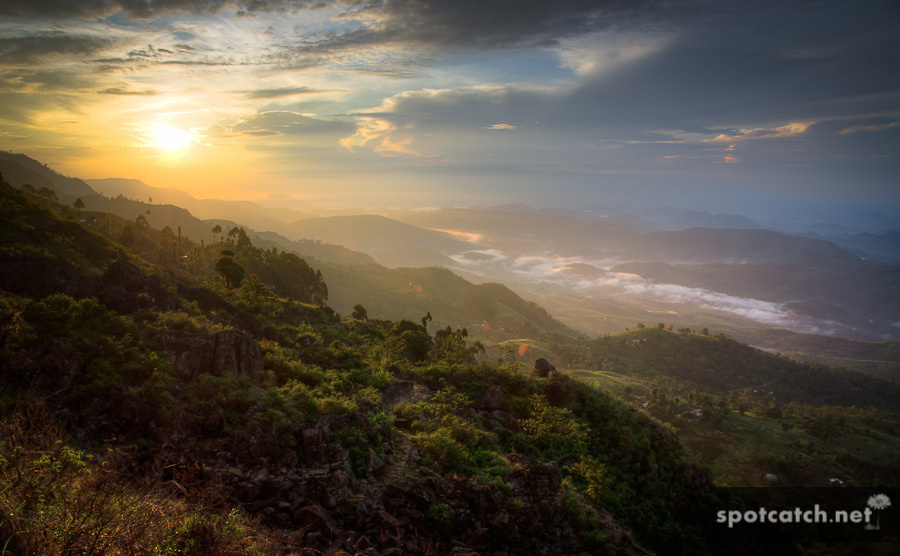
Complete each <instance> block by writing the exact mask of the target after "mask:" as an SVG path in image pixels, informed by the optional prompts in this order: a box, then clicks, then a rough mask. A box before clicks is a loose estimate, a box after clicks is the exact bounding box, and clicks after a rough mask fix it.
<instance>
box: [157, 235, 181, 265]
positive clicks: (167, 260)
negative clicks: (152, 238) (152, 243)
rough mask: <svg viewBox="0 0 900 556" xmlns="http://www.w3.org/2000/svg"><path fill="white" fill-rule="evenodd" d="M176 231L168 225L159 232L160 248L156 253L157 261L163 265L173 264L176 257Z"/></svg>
mask: <svg viewBox="0 0 900 556" xmlns="http://www.w3.org/2000/svg"><path fill="white" fill-rule="evenodd" d="M176 245H177V244H176V242H175V232H173V231H172V228H170V227H168V226H166V227H165V228H163V229H162V231H160V233H159V250H158V251H157V254H156V262H158V263H159V264H161V265H173V264H175V258H176V253H175V249H176Z"/></svg>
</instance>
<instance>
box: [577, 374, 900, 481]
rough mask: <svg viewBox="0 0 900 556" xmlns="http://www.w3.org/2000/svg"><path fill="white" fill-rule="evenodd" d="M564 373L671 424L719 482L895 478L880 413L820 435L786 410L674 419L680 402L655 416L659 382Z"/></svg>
mask: <svg viewBox="0 0 900 556" xmlns="http://www.w3.org/2000/svg"><path fill="white" fill-rule="evenodd" d="M567 374H570V375H571V376H573V377H575V378H578V379H580V380H583V381H585V382H587V383H588V384H591V385H592V386H593V387H595V388H599V389H601V390H605V391H608V392H610V393H612V394H613V395H615V396H617V397H619V398H620V399H623V400H625V401H628V402H629V403H631V404H632V406H633V407H635V408H637V409H639V410H641V411H644V412H646V413H648V414H650V415H652V416H654V417H655V418H657V419H659V420H661V421H664V422H666V423H668V424H670V425H671V426H674V427H675V428H676V429H678V435H679V438H680V439H681V442H682V443H683V445H684V446H685V448H686V449H687V457H688V459H689V460H690V461H692V462H693V463H694V464H696V465H698V466H699V467H701V468H705V469H707V470H709V472H710V474H711V475H712V477H713V478H714V480H715V481H716V482H717V483H718V484H721V485H728V486H766V485H768V484H770V483H768V482H766V481H765V475H766V474H770V473H771V474H774V475H776V476H777V477H778V483H777V484H778V485H779V486H828V484H829V483H828V479H830V478H832V477H834V478H838V479H840V480H842V481H844V482H845V484H847V485H848V486H869V485H876V484H881V485H891V484H898V483H900V469H898V468H897V465H896V462H897V461H898V459H900V438H898V436H897V434H896V431H897V425H898V423H897V421H896V419H891V418H888V417H885V414H879V413H873V414H871V415H864V414H863V413H862V412H860V411H856V413H853V412H852V411H851V412H844V413H841V414H842V415H843V424H841V425H835V426H833V427H831V428H829V429H827V432H828V436H826V437H824V438H823V437H822V436H817V435H814V434H811V433H810V432H809V431H808V430H806V428H805V427H807V426H808V425H805V424H804V421H803V420H802V419H799V418H797V417H795V416H791V415H787V416H784V417H781V418H772V417H766V416H765V415H761V414H758V413H754V412H752V411H745V412H744V413H740V412H738V411H728V412H726V413H724V415H723V416H722V417H721V418H720V419H709V418H706V417H702V418H700V419H690V418H684V417H680V416H679V415H680V414H681V413H683V410H684V411H686V410H687V409H688V408H690V407H691V404H688V403H684V400H682V405H681V406H680V407H681V409H679V410H676V411H673V412H672V414H671V415H661V414H660V413H659V412H658V411H655V410H656V409H657V408H658V406H656V405H655V404H654V403H653V402H652V401H651V396H650V392H651V390H652V389H653V388H659V386H658V385H656V384H654V383H651V382H650V381H647V380H646V379H641V378H638V377H630V376H625V375H621V374H618V373H614V372H609V371H589V370H583V369H580V370H573V371H569V372H568V373H567ZM645 403H646V404H647V407H646V408H645V407H644V404H645Z"/></svg>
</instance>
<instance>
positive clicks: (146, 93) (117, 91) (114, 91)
mask: <svg viewBox="0 0 900 556" xmlns="http://www.w3.org/2000/svg"><path fill="white" fill-rule="evenodd" d="M97 93H99V94H101V95H120V96H142V97H151V96H156V95H158V94H160V92H159V91H155V90H153V89H145V90H143V91H132V90H128V89H122V88H119V87H110V88H108V89H103V90H102V91H97Z"/></svg>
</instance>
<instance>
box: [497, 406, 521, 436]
mask: <svg viewBox="0 0 900 556" xmlns="http://www.w3.org/2000/svg"><path fill="white" fill-rule="evenodd" d="M493 415H494V418H495V419H497V420H498V421H500V422H501V423H503V426H504V427H506V428H507V429H508V430H509V431H510V432H513V433H520V432H524V431H525V429H524V428H522V424H521V423H520V422H519V420H518V419H517V418H516V416H515V415H513V414H512V413H507V412H505V411H495V412H494V413H493Z"/></svg>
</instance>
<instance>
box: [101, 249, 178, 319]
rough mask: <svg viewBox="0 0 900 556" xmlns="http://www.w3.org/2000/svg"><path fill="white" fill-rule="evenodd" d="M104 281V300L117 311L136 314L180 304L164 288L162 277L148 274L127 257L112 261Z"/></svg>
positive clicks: (102, 298) (105, 273)
mask: <svg viewBox="0 0 900 556" xmlns="http://www.w3.org/2000/svg"><path fill="white" fill-rule="evenodd" d="M102 284H103V289H102V291H101V293H100V299H101V301H103V303H104V304H105V305H106V306H107V307H109V308H110V309H112V310H113V311H116V312H117V313H121V314H127V313H133V312H135V311H137V310H138V309H149V308H150V307H153V306H155V307H156V308H157V309H159V310H162V311H171V310H172V309H174V308H175V307H176V306H177V305H178V302H177V300H176V299H175V296H173V295H172V294H171V293H169V292H168V290H166V288H165V287H163V285H162V283H161V282H160V280H159V278H157V277H156V276H147V275H146V274H144V273H143V271H142V270H141V269H140V268H138V267H137V266H135V265H133V264H131V263H130V262H128V261H126V260H124V259H118V260H116V261H113V262H112V263H110V265H109V266H108V267H107V268H106V272H104V273H103V278H102Z"/></svg>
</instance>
